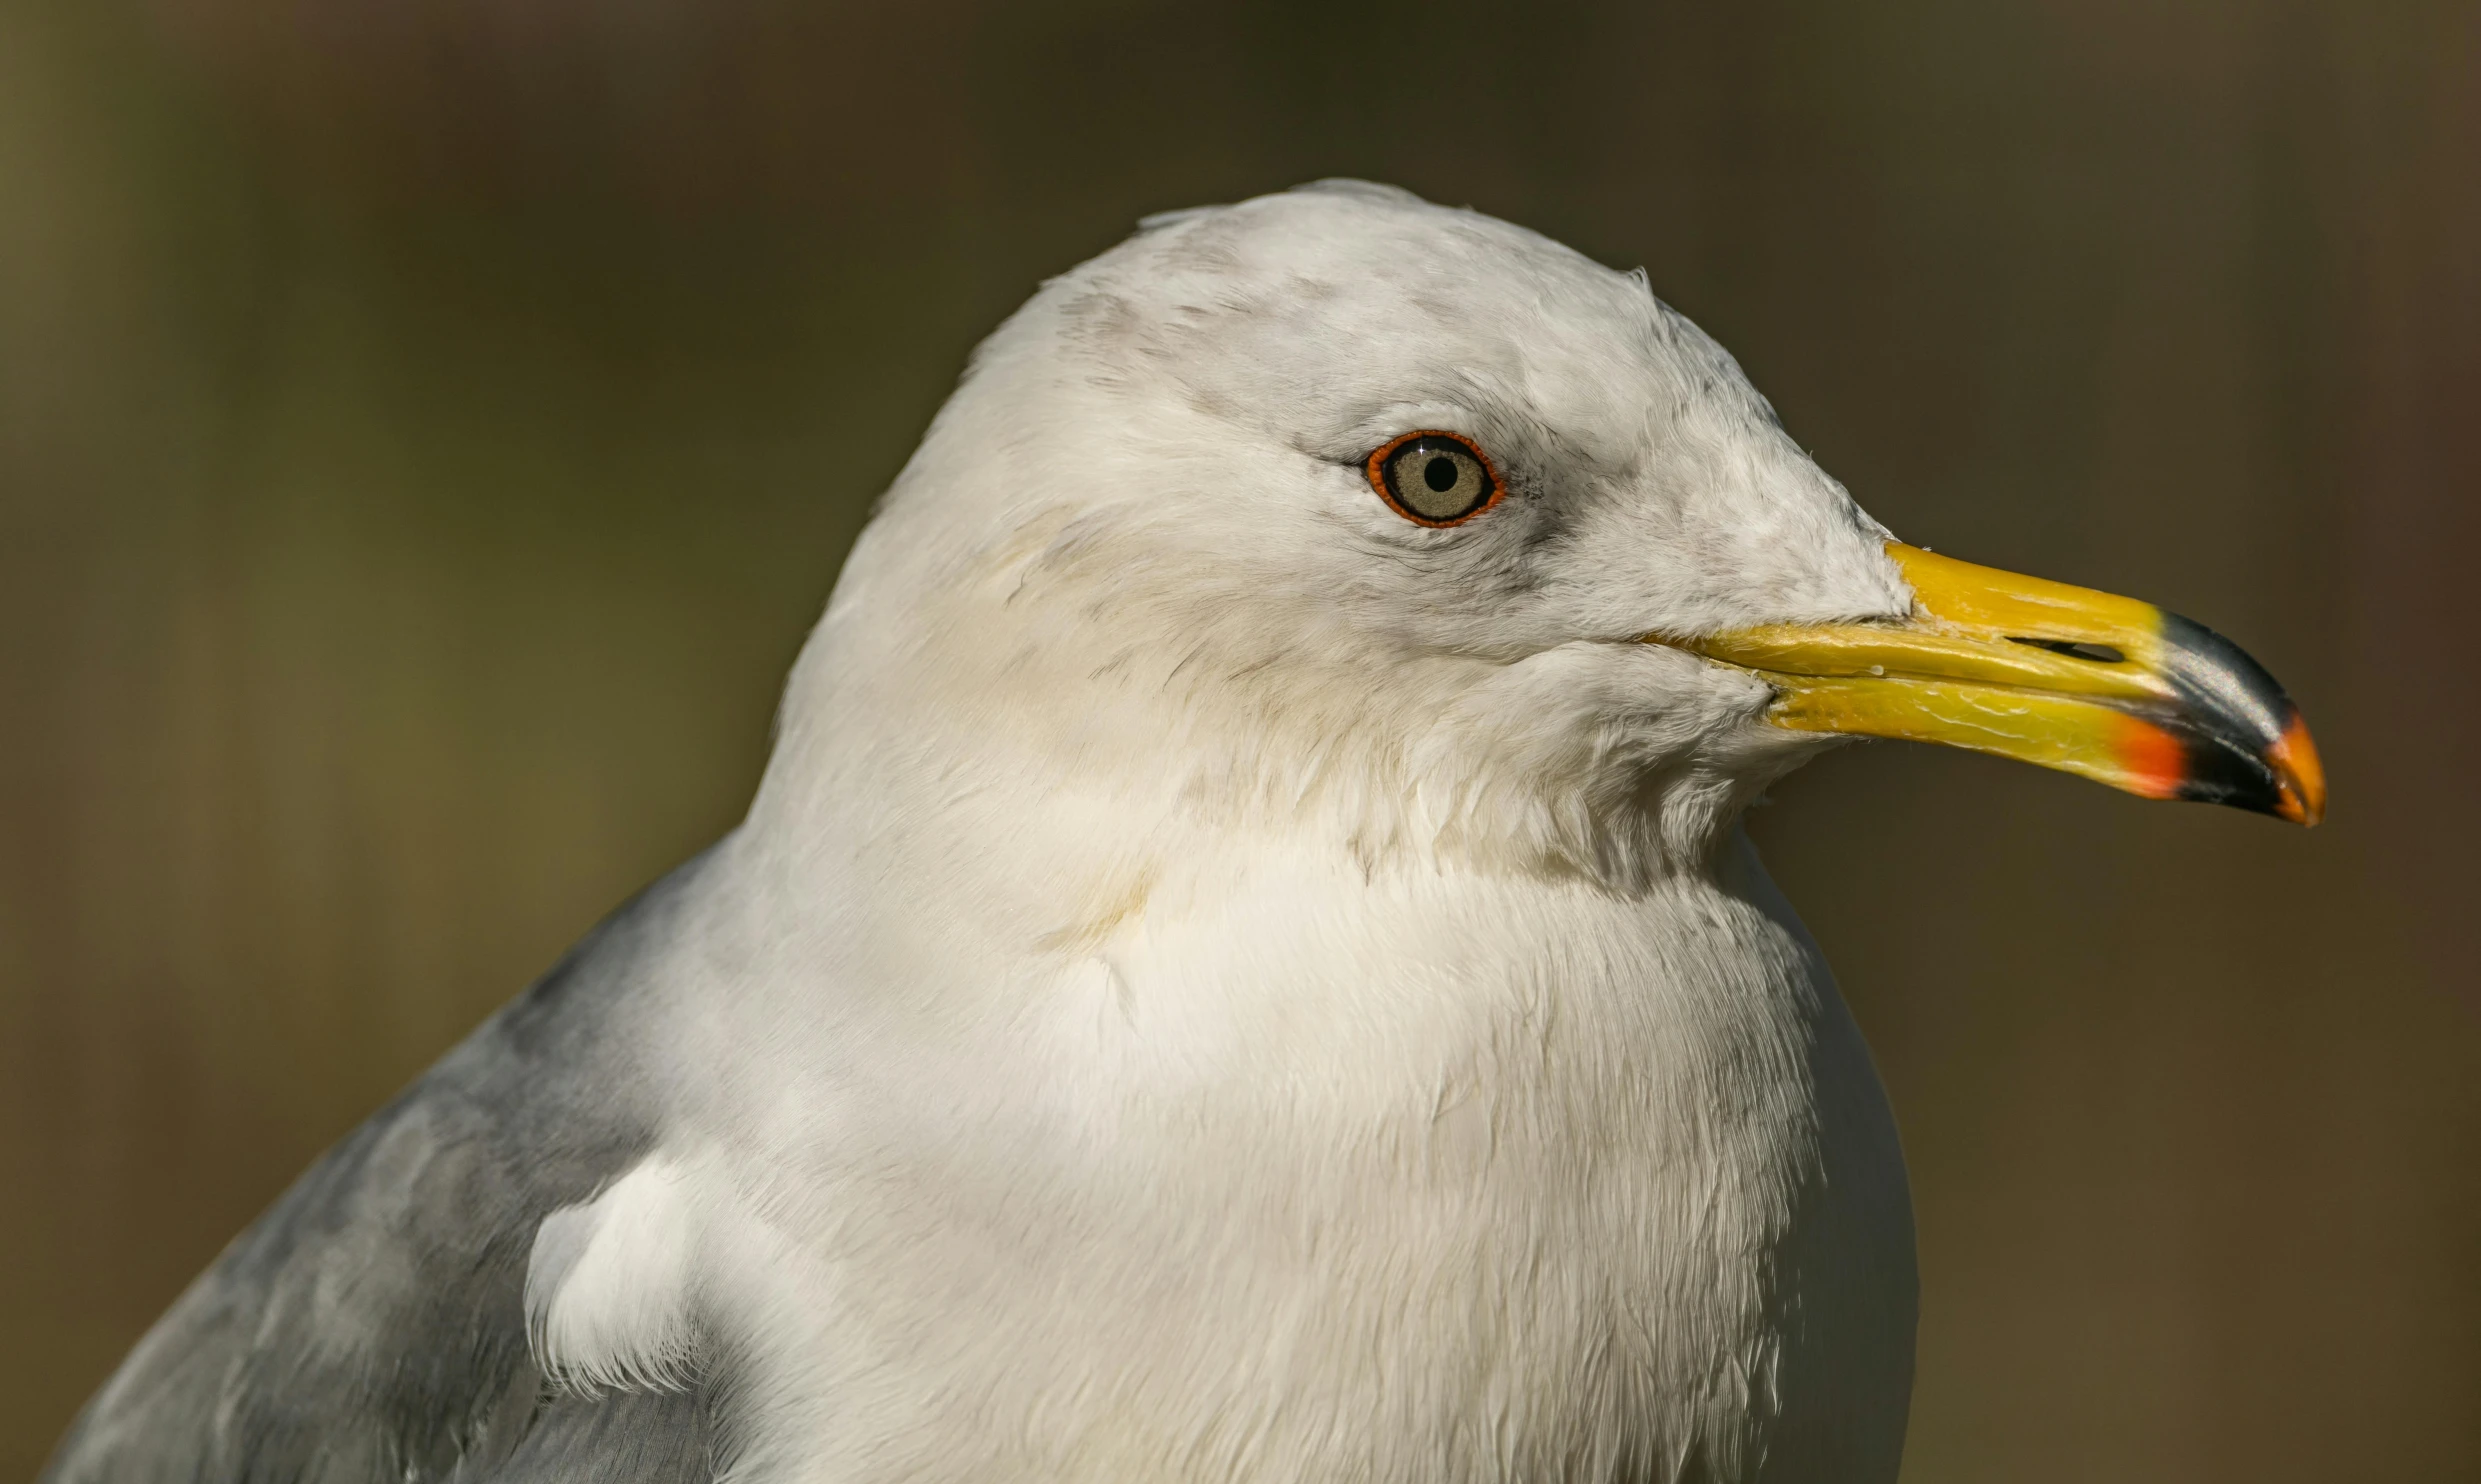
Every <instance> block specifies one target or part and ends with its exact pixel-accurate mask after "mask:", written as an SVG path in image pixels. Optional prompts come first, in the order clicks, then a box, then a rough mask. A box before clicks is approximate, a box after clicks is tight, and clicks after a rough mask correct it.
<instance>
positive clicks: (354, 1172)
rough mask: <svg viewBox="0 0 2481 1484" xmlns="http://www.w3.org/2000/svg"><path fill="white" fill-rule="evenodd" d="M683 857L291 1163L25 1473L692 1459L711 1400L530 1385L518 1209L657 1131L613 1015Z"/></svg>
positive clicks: (573, 1195)
mask: <svg viewBox="0 0 2481 1484" xmlns="http://www.w3.org/2000/svg"><path fill="white" fill-rule="evenodd" d="M698 870H699V862H695V861H693V862H692V863H690V864H689V865H687V866H684V867H682V868H681V869H680V870H679V871H676V872H674V873H673V874H672V875H671V876H670V877H668V878H666V879H665V880H664V881H663V882H660V883H658V884H657V885H656V886H654V887H652V888H650V889H649V890H647V891H646V892H645V893H643V894H642V895H641V896H639V897H638V898H637V899H636V900H635V901H633V902H631V903H630V904H628V905H627V906H625V907H623V908H622V909H621V910H620V911H618V912H616V913H615V914H613V916H612V917H611V918H610V919H608V920H607V921H606V922H604V924H603V925H602V926H600V927H598V928H597V929H595V931H594V932H593V933H591V934H589V935H588V936H587V938H586V939H585V940H584V941H583V942H581V943H580V944H578V946H577V947H576V948H574V949H573V950H571V951H570V953H569V954H568V956H567V957H566V958H564V959H563V960H562V961H561V962H560V963H559V964H558V965H557V966H556V967H554V968H553V969H552V970H551V972H550V973H548V974H546V975H545V976H544V977H543V979H542V980H541V981H540V982H539V983H537V984H536V985H534V987H533V988H532V989H530V990H528V991H527V992H526V993H525V994H524V995H523V996H521V997H520V998H518V999H517V1000H516V1001H514V1002H513V1003H511V1004H510V1005H508V1006H507V1007H506V1008H505V1009H503V1010H501V1011H500V1012H499V1013H498V1014H497V1015H495V1016H493V1017H492V1018H491V1019H490V1020H489V1021H488V1022H486V1023H485V1024H484V1025H483V1026H482V1027H481V1028H480V1029H479V1030H477V1031H475V1032H474V1034H473V1035H472V1036H471V1037H469V1038H468V1039H467V1040H466V1041H465V1042H464V1043H463V1044H462V1045H460V1046H458V1047H457V1048H456V1049H455V1050H454V1051H452V1052H450V1053H449V1054H448V1055H447V1056H446V1057H445V1058H443V1059H442V1060H441V1061H440V1062H439V1064H438V1065H436V1066H435V1067H433V1068H432V1069H431V1070H430V1071H429V1072H428V1073H427V1074H425V1075H424V1076H423V1077H422V1079H421V1080H420V1081H418V1082H416V1083H415V1084H414V1085H413V1086H412V1087H411V1088H409V1089H408V1090H407V1091H406V1092H405V1093H403V1094H402V1095H401V1096H399V1097H398V1098H397V1099H396V1100H395V1101H394V1102H392V1103H390V1104H389V1105H388V1106H387V1107H385V1108H383V1109H381V1110H380V1111H379V1112H378V1113H377V1114H375V1115H373V1116H372V1117H371V1119H370V1120H369V1121H368V1122H366V1123H364V1124H363V1125H362V1126H361V1127H360V1128H359V1129H356V1130H355V1131H354V1132H353V1133H352V1134H351V1135H350V1136H348V1137H347V1138H346V1139H345V1140H344V1141H343V1142H342V1143H340V1144H338V1145H337V1146H336V1147H335V1148H334V1149H332V1150H330V1151H329V1152H328V1153H327V1155H325V1156H324V1157H323V1158H321V1159H320V1161H319V1162H318V1163H317V1164H316V1165H314V1166H312V1167H311V1169H310V1170H309V1172H308V1173H306V1174H305V1175H303V1176H302V1177H301V1179H300V1180H299V1181H297V1182H296V1183H295V1184H294V1186H293V1188H292V1189H291V1190H289V1191H287V1192H286V1193H285V1195H284V1196H283V1197H282V1198H281V1199H280V1200H278V1201H277V1203H276V1204H275V1205H274V1206H273V1207H271V1208H270V1209H269V1210H268V1211H267V1213H266V1214H265V1215H263V1216H262V1217H260V1218H259V1220H258V1221H257V1222H256V1223H255V1224H254V1225H252V1226H251V1227H250V1228H249V1230H247V1231H245V1232H244V1233H242V1235H241V1236H240V1237H238V1238H237V1239H235V1240H234V1242H233V1243H232V1245H231V1246H230V1247H228V1248H226V1249H225V1251H224V1253H223V1255H222V1256H221V1257H219V1258H218V1259H217V1260H216V1262H215V1264H214V1265H213V1266H212V1267H210V1268H209V1269H208V1270H207V1272H206V1273H205V1274H204V1275H202V1276H201V1277H200V1278H199V1279H198V1280H197V1282H195V1283H194V1284H192V1285H191V1287H190V1289H189V1291H188V1292H187V1293H185V1294H184V1295H182V1297H181V1299H180V1300H179V1301H178V1302H177V1303H176V1304H175V1305H174V1306H173V1308H172V1309H171V1311H170V1312H168V1313H167V1314H166V1315H165V1316H164V1318H163V1319H162V1320H161V1321H160V1322H158V1323H157V1325H156V1326H155V1328H154V1329H153V1330H152V1331H151V1332H150V1333H149V1334H148V1335H147V1336H146V1338H145V1339H144V1340H142V1341H141V1342H140V1343H139V1345H138V1347H137V1349H136V1350H134V1351H133V1352H131V1354H130V1356H129V1358H128V1359H127V1360H126V1361H125V1362H123V1364H122V1366H121V1369H120V1371H119V1373H118V1374H116V1375H115V1376H114V1377H113V1378H112V1380H111V1381H110V1382H109V1383H107V1384H106V1385H105V1387H104V1388H103V1390H102V1391H101V1392H99V1393H98V1394H97V1395H96V1396H95V1398H94V1400H92V1401H91V1402H89V1403H88V1404H87V1407H86V1410H85V1412H84V1413H83V1414H82V1415H81V1416H80V1417H79V1418H78V1420H77V1422H76V1424H75V1425H74V1426H73V1427H72V1428H71V1430H70V1432H69V1434H68V1436H67V1437H66V1438H65V1439H64V1440H63V1441H62V1443H61V1445H60V1449H59V1451H58V1452H57V1453H56V1454H55V1455H54V1457H53V1459H52V1462H51V1464H50V1466H49V1467H48V1468H47V1469H46V1470H45V1472H44V1474H43V1476H42V1478H43V1480H44V1481H45V1484H84V1481H98V1484H101V1481H109V1484H155V1481H165V1484H170V1481H176V1480H178V1481H183V1484H278V1481H282V1484H293V1481H300V1484H362V1481H380V1480H385V1481H391V1484H406V1481H416V1480H456V1481H486V1480H487V1481H493V1484H499V1481H518V1480H542V1479H552V1478H578V1477H591V1478H594V1479H597V1480H602V1481H610V1484H682V1481H689V1480H703V1479H710V1478H712V1477H713V1476H714V1459H713V1454H714V1448H715V1439H714V1432H715V1429H714V1424H713V1415H712V1411H713V1409H712V1402H713V1397H712V1395H711V1394H710V1393H709V1392H707V1391H706V1390H703V1389H699V1390H688V1391H679V1392H603V1393H600V1394H597V1395H592V1396H587V1395H581V1394H575V1393H570V1392H565V1391H561V1390H559V1389H557V1388H554V1387H552V1386H551V1385H550V1384H549V1383H548V1382H547V1381H546V1379H545V1377H544V1376H543V1374H542V1372H541V1370H540V1369H539V1368H538V1367H537V1365H536V1364H535V1361H534V1358H533V1356H532V1355H531V1354H530V1353H529V1351H528V1348H527V1341H526V1325H525V1313H524V1288H525V1274H526V1263H527V1258H528V1254H529V1251H530V1248H531V1246H532V1243H533V1240H534V1235H535V1229H536V1227H537V1226H538V1225H539V1224H540V1223H541V1222H542V1220H543V1218H544V1217H545V1216H547V1215H548V1214H550V1213H551V1212H553V1211H555V1210H557V1209H558V1208H560V1207H562V1206H565V1205H569V1204H572V1203H574V1202H578V1201H582V1200H586V1199H589V1198H591V1197H592V1196H593V1195H594V1193H595V1192H596V1190H597V1189H599V1188H600V1187H601V1186H603V1185H605V1184H607V1183H609V1182H610V1181H612V1180H613V1179H616V1178H617V1177H618V1176H619V1175H620V1174H622V1173H623V1172H624V1171H625V1170H626V1169H627V1168H628V1167H629V1165H630V1164H631V1163H633V1162H634V1161H635V1160H636V1159H637V1158H638V1157H639V1156H640V1155H642V1154H643V1153H644V1152H645V1151H646V1149H647V1148H649V1147H650V1146H651V1144H652V1143H653V1139H654V1125H653V1120H652V1117H651V1115H650V1113H649V1110H648V1109H647V1108H646V1107H645V1106H644V1104H643V1101H642V1097H643V1094H642V1091H641V1089H642V1087H643V1085H644V1084H643V1079H642V1078H641V1077H640V1076H639V1075H637V1070H636V1068H635V1067H634V1066H633V1064H632V1058H631V1055H630V1053H629V1051H628V1048H627V1043H626V1038H625V1036H623V1035H622V1034H620V1033H619V1032H620V1026H619V1022H620V1021H621V1020H623V1019H624V1018H625V1015H626V1013H627V1009H628V1006H629V1004H630V1002H631V1001H632V1000H633V999H634V998H635V997H636V996H637V995H639V994H640V993H642V992H643V991H644V988H645V985H644V982H643V981H644V975H645V970H646V965H647V961H648V958H649V951H648V950H649V947H650V945H652V944H655V943H659V942H660V941H661V940H662V938H663V936H664V935H665V933H666V931H667V929H668V928H669V927H670V925H671V922H672V920H673V919H674V918H675V917H676V916H677V909H678V904H679V901H680V899H681V897H682V895H683V893H684V888H685V887H686V885H687V883H688V882H689V881H691V880H692V879H693V878H694V877H695V875H696V874H697V872H698Z"/></svg>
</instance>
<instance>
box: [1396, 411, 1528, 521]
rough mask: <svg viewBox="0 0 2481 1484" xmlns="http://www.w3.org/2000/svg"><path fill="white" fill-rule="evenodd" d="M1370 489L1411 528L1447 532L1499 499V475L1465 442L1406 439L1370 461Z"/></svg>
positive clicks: (1450, 437) (1438, 437)
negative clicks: (1412, 525)
mask: <svg viewBox="0 0 2481 1484" xmlns="http://www.w3.org/2000/svg"><path fill="white" fill-rule="evenodd" d="M1369 475H1370V488H1372V489H1374V490H1376V491H1378V493H1379V497H1380V498H1381V499H1383V500H1385V501H1386V502H1387V503H1388V504H1390V505H1392V506H1394V507H1395V511H1396V514H1398V515H1401V516H1403V517H1404V518H1405V519H1406V520H1409V521H1412V522H1414V523H1415V524H1417V525H1425V526H1452V525H1456V524H1458V523H1460V522H1463V521H1468V520H1471V519H1472V518H1473V517H1475V516H1477V515H1479V514H1481V513H1482V512H1483V511H1485V510H1487V509H1489V508H1490V507H1491V506H1492V505H1493V504H1495V503H1497V501H1498V499H1499V494H1500V484H1499V471H1498V470H1496V469H1493V468H1492V467H1491V466H1490V459H1489V457H1488V456H1487V455H1485V454H1484V453H1483V452H1482V451H1481V449H1479V448H1477V447H1475V446H1474V444H1473V441H1472V440H1471V439H1469V438H1463V437H1459V436H1457V435H1456V434H1454V433H1439V432H1420V433H1406V434H1404V435H1402V436H1401V437H1396V438H1390V439H1388V440H1387V441H1386V442H1385V443H1383V444H1381V445H1379V448H1378V451H1377V452H1376V453H1373V454H1371V455H1370V462H1369Z"/></svg>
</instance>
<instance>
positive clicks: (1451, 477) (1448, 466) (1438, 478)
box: [1421, 453, 1456, 495]
mask: <svg viewBox="0 0 2481 1484" xmlns="http://www.w3.org/2000/svg"><path fill="white" fill-rule="evenodd" d="M1421 482H1422V483H1424V484H1426V485H1428V486H1430V487H1431V488H1432V489H1434V490H1437V491H1438V492H1439V493H1440V494H1442V495H1443V494H1446V493H1447V492H1448V491H1449V490H1452V489H1454V488H1455V487H1456V461H1455V460H1454V459H1451V458H1449V457H1448V456H1447V455H1445V454H1443V453H1441V454H1432V455H1431V456H1430V462H1429V463H1426V464H1424V465H1422V466H1421Z"/></svg>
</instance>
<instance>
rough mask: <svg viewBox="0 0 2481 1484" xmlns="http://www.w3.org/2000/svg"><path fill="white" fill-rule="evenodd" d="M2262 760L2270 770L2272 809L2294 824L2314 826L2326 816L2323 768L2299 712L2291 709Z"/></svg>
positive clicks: (2324, 774)
mask: <svg viewBox="0 0 2481 1484" xmlns="http://www.w3.org/2000/svg"><path fill="white" fill-rule="evenodd" d="M2266 762H2267V764H2268V765H2269V766H2270V767H2272V768H2273V770H2274V786H2275V791H2276V796H2277V797H2276V800H2275V806H2274V812H2275V813H2276V814H2277V815H2280V816H2281V817H2282V818H2284V819H2288V820H2290V821H2291V822H2292V823H2294V824H2296V825H2301V826H2304V827H2309V828H2314V827H2315V826H2316V824H2317V822H2318V821H2319V820H2321V819H2324V818H2325V817H2326V769H2325V765H2324V764H2322V763H2320V762H2319V761H2318V757H2317V744H2316V743H2315V742H2313V741H2311V740H2310V739H2309V724H2308V723H2307V722H2306V721H2303V720H2302V719H2301V717H2300V713H2299V712H2297V711H2295V712H2293V713H2292V716H2291V721H2290V723H2289V724H2288V725H2286V726H2285V727H2284V728H2283V735H2282V736H2280V737H2277V738H2276V739H2275V741H2274V745H2273V746H2272V747H2269V748H2267V749H2266Z"/></svg>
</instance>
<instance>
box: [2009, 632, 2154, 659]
mask: <svg viewBox="0 0 2481 1484" xmlns="http://www.w3.org/2000/svg"><path fill="white" fill-rule="evenodd" d="M2007 642H2009V643H2010V644H2029V645H2031V646H2033V647H2034V648H2035V649H2047V650H2049V651H2050V652H2051V653H2052V654H2064V655H2067V656H2069V657H2070V658H2072V659H2080V660H2092V661H2093V662H2094V663H2095V664H2099V665H2118V664H2125V663H2126V662H2127V659H2128V657H2127V655H2125V654H2123V653H2121V652H2120V651H2118V650H2116V649H2113V648H2112V647H2111V646H2109V645H2107V644H2079V643H2077V642H2076V641H2075V640H2073V639H2027V638H2023V637H2021V636H2019V635H2012V634H2011V635H2009V636H2008V641H2007Z"/></svg>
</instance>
